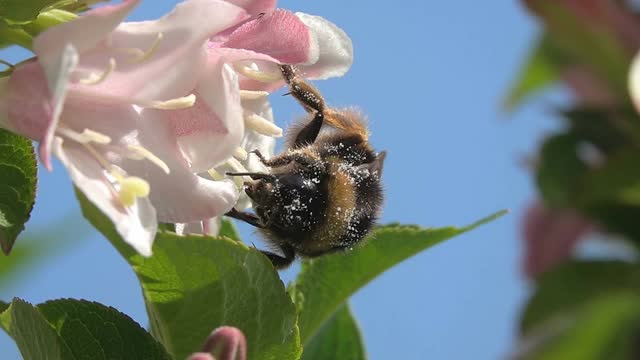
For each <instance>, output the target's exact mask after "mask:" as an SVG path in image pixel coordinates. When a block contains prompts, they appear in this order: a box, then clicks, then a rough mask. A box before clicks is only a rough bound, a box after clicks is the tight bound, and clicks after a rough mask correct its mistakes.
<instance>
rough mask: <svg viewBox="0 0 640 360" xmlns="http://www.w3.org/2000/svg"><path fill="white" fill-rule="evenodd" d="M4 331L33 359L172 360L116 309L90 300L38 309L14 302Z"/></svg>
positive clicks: (2, 317) (3, 319)
mask: <svg viewBox="0 0 640 360" xmlns="http://www.w3.org/2000/svg"><path fill="white" fill-rule="evenodd" d="M0 321H1V323H2V327H3V328H4V329H5V331H7V333H8V334H9V335H10V336H11V337H12V338H13V339H14V340H15V341H16V343H17V345H18V348H19V349H20V352H21V353H22V355H23V357H24V358H25V359H26V360H27V359H64V360H66V359H96V360H100V359H105V360H106V359H132V358H135V359H159V360H161V359H167V360H169V359H171V357H170V356H169V355H168V354H167V352H166V351H165V350H164V348H163V347H162V345H160V344H159V343H158V342H157V341H156V340H155V339H153V337H152V336H151V335H150V334H149V333H147V332H146V331H145V330H144V329H143V328H142V327H140V325H138V324H137V323H136V322H135V321H133V320H132V319H131V318H130V317H128V316H126V315H125V314H123V313H121V312H119V311H117V310H116V309H114V308H112V307H108V306H104V305H102V304H98V303H95V302H90V301H86V300H72V299H64V300H54V301H48V302H46V303H44V304H40V305H38V306H37V307H33V306H32V305H30V304H28V303H27V302H25V301H23V300H20V299H14V300H13V302H12V303H11V305H10V307H9V308H8V309H7V310H6V311H5V312H4V313H3V314H2V315H0Z"/></svg>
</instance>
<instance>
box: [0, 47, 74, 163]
mask: <svg viewBox="0 0 640 360" xmlns="http://www.w3.org/2000/svg"><path fill="white" fill-rule="evenodd" d="M50 60H51V61H50V62H49V68H48V69H47V70H48V71H47V74H46V75H45V73H44V72H43V69H42V67H41V66H40V64H38V63H36V62H29V63H26V64H24V65H21V66H19V67H17V68H16V69H15V70H14V72H13V73H12V75H11V78H10V80H9V104H8V108H7V112H8V120H9V122H10V124H11V127H12V128H13V129H14V131H15V132H17V133H19V134H22V135H24V136H27V137H30V138H32V139H34V140H38V141H40V147H39V155H40V161H42V163H43V164H44V166H45V167H46V168H47V169H48V170H51V157H50V153H51V150H50V148H51V141H52V140H53V135H54V133H55V130H56V128H57V126H58V122H59V119H60V113H61V112H62V109H63V106H64V101H65V98H66V96H67V86H68V83H69V77H70V74H71V72H72V71H73V70H74V68H75V67H76V65H77V62H78V54H77V52H76V51H75V49H74V48H73V46H71V45H66V46H65V47H64V50H63V51H62V53H60V54H59V56H58V57H57V58H51V59H50Z"/></svg>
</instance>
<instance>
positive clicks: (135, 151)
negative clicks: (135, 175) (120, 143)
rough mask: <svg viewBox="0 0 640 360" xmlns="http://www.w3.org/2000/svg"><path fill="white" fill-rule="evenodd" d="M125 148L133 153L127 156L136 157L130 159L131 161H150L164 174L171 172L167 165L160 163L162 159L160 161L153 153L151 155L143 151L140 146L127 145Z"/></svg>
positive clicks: (145, 150)
mask: <svg viewBox="0 0 640 360" xmlns="http://www.w3.org/2000/svg"><path fill="white" fill-rule="evenodd" d="M127 148H128V149H129V150H131V151H132V152H133V154H128V155H134V154H135V155H137V156H138V157H137V158H136V157H131V156H129V157H130V158H133V159H136V160H137V159H140V160H141V159H147V160H149V161H151V162H152V163H153V164H154V165H156V166H158V167H159V168H160V169H162V171H164V172H165V174H168V173H170V172H171V171H170V170H169V166H167V164H166V163H165V162H164V161H162V159H160V158H159V157H157V156H156V155H155V154H154V153H152V152H151V151H149V150H147V149H145V148H144V147H142V146H140V145H127Z"/></svg>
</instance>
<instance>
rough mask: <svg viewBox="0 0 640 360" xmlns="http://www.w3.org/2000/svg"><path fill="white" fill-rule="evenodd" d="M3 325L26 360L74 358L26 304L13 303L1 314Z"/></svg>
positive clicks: (54, 331) (35, 310)
mask: <svg viewBox="0 0 640 360" xmlns="http://www.w3.org/2000/svg"><path fill="white" fill-rule="evenodd" d="M0 325H1V326H2V328H3V329H4V330H5V331H6V332H7V333H8V334H9V336H11V337H12V338H13V339H14V340H15V342H16V345H18V348H19V349H20V352H21V353H22V357H23V358H24V359H25V360H31V359H33V360H36V359H51V360H66V359H73V358H74V357H73V355H72V354H71V351H70V349H69V348H68V347H67V346H66V345H65V344H64V342H63V340H62V339H61V338H60V337H59V336H58V334H57V333H56V330H55V329H54V328H53V327H52V326H51V324H49V322H48V321H47V319H46V318H45V317H44V316H43V315H42V314H41V313H40V312H39V311H38V310H37V309H36V308H35V307H33V306H32V305H31V304H29V303H27V302H25V301H24V300H20V299H14V300H13V301H12V302H11V305H10V306H9V307H8V308H7V309H6V310H5V311H4V312H3V313H2V314H0Z"/></svg>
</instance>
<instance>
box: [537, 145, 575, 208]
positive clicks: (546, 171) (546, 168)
mask: <svg viewBox="0 0 640 360" xmlns="http://www.w3.org/2000/svg"><path fill="white" fill-rule="evenodd" d="M579 144H580V139H579V138H578V137H577V136H575V135H573V134H562V135H555V136H551V137H549V138H547V139H546V140H545V142H544V144H543V145H542V149H541V150H540V162H539V164H538V173H537V174H536V180H537V183H538V187H539V188H540V192H541V193H542V196H543V198H544V200H545V201H546V203H547V204H549V205H551V206H556V207H567V206H570V205H571V204H572V203H573V202H574V201H575V192H576V191H577V189H579V184H580V182H581V181H582V177H583V176H584V174H585V173H586V171H587V166H586V165H585V164H584V163H583V162H582V160H580V158H579V156H578V146H579Z"/></svg>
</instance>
